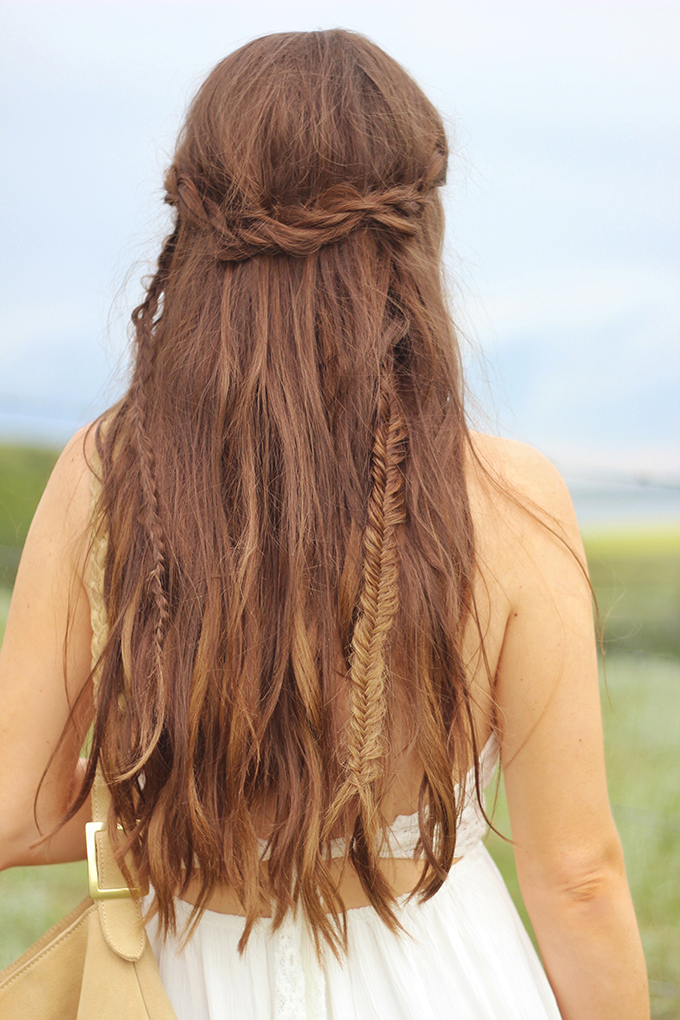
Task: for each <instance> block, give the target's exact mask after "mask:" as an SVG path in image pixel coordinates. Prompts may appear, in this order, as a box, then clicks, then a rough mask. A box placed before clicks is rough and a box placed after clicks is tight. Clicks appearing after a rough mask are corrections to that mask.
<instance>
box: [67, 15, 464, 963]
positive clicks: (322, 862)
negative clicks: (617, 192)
mask: <svg viewBox="0 0 680 1020" xmlns="http://www.w3.org/2000/svg"><path fill="white" fill-rule="evenodd" d="M447 153H448V150H447V140H446V135H445V131H444V128H443V126H442V122H441V119H440V117H439V115H438V113H437V112H436V110H435V109H434V107H433V106H432V105H431V103H430V102H429V101H428V100H427V99H426V98H425V96H424V95H423V93H422V92H421V91H420V89H419V88H418V86H417V85H416V84H415V83H414V81H413V80H412V79H411V78H410V77H409V75H408V74H407V73H406V72H405V71H404V70H403V69H402V68H401V67H400V66H399V65H398V64H397V63H396V62H395V61H394V60H392V59H391V58H390V57H388V56H387V55H386V54H385V53H383V52H382V51H381V50H380V49H379V48H378V47H377V46H375V45H374V44H372V43H371V42H369V41H368V40H366V39H365V38H363V37H362V36H359V35H355V34H353V33H350V32H346V31H341V30H334V31H324V32H310V33H291V34H282V35H273V36H267V37H265V38H261V39H257V40H255V41H253V42H250V43H248V44H247V45H245V46H243V47H242V48H241V49H239V50H238V51H236V52H235V53H233V54H231V55H230V56H229V57H227V58H226V59H225V60H223V61H222V62H221V63H220V64H218V65H217V67H216V68H215V69H214V70H213V71H212V73H211V74H210V75H209V77H208V78H207V80H206V81H205V83H204V84H203V85H202V86H201V88H200V90H199V91H198V93H197V95H196V97H195V99H194V101H193V103H192V105H191V107H190V109H189V113H188V116H187V119H186V122H185V125H184V128H183V130H182V132H181V135H180V138H179V142H178V146H177V149H176V153H175V156H174V159H173V161H172V165H171V167H170V169H169V170H168V172H167V176H166V179H165V187H166V196H165V200H166V201H167V202H168V203H169V204H170V206H171V207H172V215H173V229H172V232H171V233H170V235H169V236H168V237H167V238H166V240H165V242H164V244H163V248H162V251H161V253H160V257H159V259H158V266H157V270H156V272H155V274H154V275H153V277H152V278H151V279H150V281H149V282H148V286H147V289H146V296H145V298H144V301H143V302H142V303H141V304H140V305H139V307H138V308H136V309H135V311H134V313H133V315H132V322H133V325H134V343H135V348H134V366H133V372H132V378H131V383H130V386H129V389H128V391H127V393H126V395H125V396H124V398H123V399H122V400H121V401H120V402H119V404H117V405H116V406H115V407H114V408H112V409H111V410H110V411H109V412H108V413H107V415H106V416H105V418H104V419H103V420H102V421H100V422H99V423H98V426H97V432H96V446H97V450H98V454H99V459H100V462H101V482H102V489H101V497H100V502H99V510H100V513H101V519H102V522H103V526H104V527H105V528H106V531H107V533H108V537H109V541H108V553H107V560H106V568H105V585H104V589H105V590H104V595H105V601H106V606H107V611H108V619H109V636H108V641H107V644H106V648H105V650H104V652H103V655H102V659H101V662H100V669H101V679H100V682H99V687H98V697H97V706H96V718H95V725H94V735H93V743H92V752H91V756H90V762H89V769H88V776H87V781H86V783H85V786H84V788H83V791H82V792H81V798H80V802H81V803H82V799H83V798H84V796H86V794H87V791H88V789H89V786H90V785H91V783H92V780H93V777H94V770H95V767H96V764H97V762H98V761H99V762H101V765H102V768H103V771H104V775H105V777H106V779H107V781H108V783H109V784H110V787H111V793H112V799H113V807H114V809H115V813H116V816H117V818H118V820H119V821H120V822H121V823H122V824H123V827H124V829H125V832H126V840H125V843H124V846H123V848H122V850H120V852H121V853H122V852H123V851H125V852H131V854H132V859H133V861H134V868H135V870H136V872H137V874H138V877H139V880H140V882H141V883H145V882H147V881H150V882H151V883H152V885H153V888H154V890H155V900H154V907H153V910H154V911H157V912H158V914H159V918H160V922H161V925H162V930H163V931H168V930H174V927H175V915H174V906H173V897H174V896H175V895H177V894H178V892H179V893H180V894H181V893H182V891H183V890H186V888H187V886H188V883H189V881H190V880H191V879H192V878H196V877H198V878H199V880H200V889H201V891H200V895H199V897H198V900H197V903H196V907H195V909H194V913H193V920H194V923H196V922H197V920H198V918H199V917H200V915H201V913H202V911H203V909H205V906H206V904H207V902H208V900H209V897H210V895H211V893H212V892H213V890H214V889H215V888H216V887H217V886H219V885H221V884H228V885H230V886H232V887H233V889H234V890H235V891H236V893H237V895H238V897H239V900H240V902H241V903H242V905H243V909H244V913H245V915H246V923H245V929H244V933H243V937H242V939H241V943H240V945H241V948H243V947H244V946H245V944H246V942H247V940H248V937H249V934H250V932H251V930H252V926H253V923H254V921H255V918H256V917H257V916H258V914H259V913H260V911H261V907H262V903H263V902H266V903H268V904H271V909H272V915H273V923H274V925H275V926H277V925H279V924H280V923H281V921H282V919H283V917H284V915H285V913H286V911H287V910H289V909H291V908H293V909H301V910H302V912H303V915H304V917H305V919H306V920H307V922H308V924H309V926H310V929H311V930H312V932H313V934H314V936H315V938H316V940H317V946H320V945H321V944H322V943H323V942H324V941H325V942H326V943H328V944H329V945H330V946H331V947H332V948H333V950H334V951H335V952H337V953H339V952H341V951H342V950H343V949H346V914H345V907H344V903H343V901H342V897H341V896H340V893H339V888H338V880H337V878H336V877H335V875H334V873H333V871H332V870H331V868H330V866H329V864H330V859H331V849H330V842H331V840H332V839H334V838H336V837H338V836H341V837H344V839H345V845H346V858H345V860H346V861H349V862H350V863H351V865H352V866H353V867H354V868H355V869H356V872H357V874H358V876H359V879H360V881H361V884H362V886H363V888H364V890H365V892H366V895H367V897H368V898H369V900H370V902H371V903H372V905H373V906H374V907H375V909H376V910H377V911H378V913H379V915H380V917H381V918H382V919H383V920H384V921H385V923H386V924H387V925H388V926H389V927H390V928H392V929H394V930H396V929H398V927H399V922H398V920H397V916H396V914H395V911H394V906H395V901H394V896H393V894H392V892H391V889H390V887H389V885H388V884H387V882H386V881H385V879H384V877H383V875H382V872H381V871H380V868H379V866H378V860H379V857H380V853H381V847H382V836H383V833H384V828H385V824H386V819H385V817H384V814H383V811H382V805H383V801H384V796H385V792H386V789H387V786H388V782H389V776H390V775H391V774H392V772H391V770H393V768H395V767H396V765H395V763H396V762H397V760H398V756H399V753H400V752H401V750H402V748H403V746H404V732H403V726H402V724H401V723H400V724H399V726H398V725H397V717H399V719H401V720H402V722H403V720H404V719H406V720H407V721H408V725H407V732H406V736H405V742H406V745H408V747H409V748H411V749H412V750H413V751H414V752H415V753H416V754H417V757H418V760H419V762H420V766H421V767H422V782H421V785H420V793H419V801H418V813H419V824H420V852H421V853H422V855H423V858H424V870H423V872H422V875H421V878H420V881H419V883H418V886H417V887H416V892H417V893H418V894H419V895H420V896H421V897H423V898H428V897H430V896H432V895H433V894H434V893H435V892H436V891H437V889H438V888H439V887H440V885H441V884H442V882H443V880H444V878H445V877H446V875H447V873H448V871H449V869H450V867H451V864H452V861H453V859H454V849H455V842H456V822H457V817H458V815H459V811H460V804H457V802H456V793H455V779H454V777H455V776H456V775H460V774H462V773H461V770H462V769H464V768H465V767H466V766H467V764H468V762H469V761H470V759H471V757H472V759H473V760H474V761H475V762H476V760H477V748H476V746H475V735H474V730H473V726H472V721H471V720H472V717H471V711H470V692H469V689H468V678H467V677H466V672H465V668H464V664H463V661H462V653H461V645H462V636H463V630H464V627H465V624H466V622H467V621H468V619H469V618H470V614H471V611H472V609H471V606H472V595H471V588H472V577H473V573H474V541H473V526H472V520H471V516H470V509H469V504H468V497H467V491H466V484H465V475H464V457H465V451H466V446H467V444H468V441H469V436H468V431H467V427H466V421H465V416H464V410H463V387H462V379H461V371H460V363H459V350H458V345H457V339H456V335H455V331H454V327H453V325H452V322H451V318H450V314H449V312H448V310H447V306H446V299H445V291H444V285H443V281H442V269H441V247H442V241H443V212H442V205H441V199H440V196H439V191H438V188H439V186H440V185H442V184H443V183H444V181H445V177H446V166H447ZM400 727H401V728H400ZM475 767H476V766H475ZM75 810H77V805H74V807H73V808H72V811H75ZM263 843H264V844H265V846H264V848H263ZM263 859H266V861H267V864H266V867H263V866H262V863H261V862H262V860H263Z"/></svg>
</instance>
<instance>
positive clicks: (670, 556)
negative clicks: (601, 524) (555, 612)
mask: <svg viewBox="0 0 680 1020" xmlns="http://www.w3.org/2000/svg"><path fill="white" fill-rule="evenodd" d="M585 547H586V554H587V556H588V566H589V568H590V577H591V581H592V584H593V587H594V589H595V593H596V595H597V601H598V607H599V610H600V615H601V619H602V622H603V625H604V635H605V642H606V647H607V651H609V652H621V651H626V652H640V651H645V652H651V653H653V654H656V655H669V656H672V657H674V658H680V526H679V527H675V528H673V527H668V526H666V527H658V528H647V529H645V528H637V529H635V530H632V531H611V532H609V533H606V532H605V533H601V532H600V533H594V534H592V535H586V539H585Z"/></svg>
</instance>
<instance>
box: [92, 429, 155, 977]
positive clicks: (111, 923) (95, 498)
mask: <svg viewBox="0 0 680 1020" xmlns="http://www.w3.org/2000/svg"><path fill="white" fill-rule="evenodd" d="M91 462H92V474H91V475H90V491H91V493H92V501H91V504H90V527H91V535H92V545H91V550H90V560H89V585H88V597H89V600H90V623H91V626H92V645H91V665H92V668H93V669H94V670H95V673H94V677H93V683H94V700H95V704H96V702H97V688H98V686H99V680H100V677H101V667H100V666H98V663H99V660H100V658H101V654H102V652H103V651H104V647H105V645H106V639H107V637H108V619H107V613H106V603H105V602H104V569H105V565H106V550H107V546H108V533H107V530H106V527H105V526H104V521H103V518H102V514H101V509H100V496H101V462H100V459H99V455H98V453H97V450H96V447H95V448H94V449H93V450H92V454H91ZM110 808H111V794H110V792H109V788H108V786H107V784H106V781H105V780H104V776H103V775H102V771H101V767H99V766H98V767H97V772H96V775H95V778H94V783H93V786H92V821H93V822H95V823H104V824H106V823H107V821H108V817H109V812H110ZM94 853H95V856H96V859H97V872H98V876H99V878H100V879H101V882H102V883H103V885H102V888H103V889H104V890H106V889H110V888H120V887H124V886H125V880H124V878H123V875H122V872H121V870H120V868H119V867H118V865H117V864H116V861H115V859H114V856H113V853H112V851H111V846H110V844H109V840H108V838H107V836H106V832H105V831H101V832H97V833H96V835H95V850H94ZM97 910H98V913H99V921H100V925H101V929H102V933H103V935H104V938H105V939H106V941H107V943H108V944H109V946H110V947H111V949H113V951H114V952H115V953H117V954H118V956H120V957H122V958H123V959H124V960H139V959H140V958H141V956H142V954H143V952H144V948H145V945H146V935H145V930H144V925H143V924H142V913H141V907H140V904H139V903H137V902H136V901H135V900H134V899H132V898H120V899H118V898H116V899H106V898H98V899H97Z"/></svg>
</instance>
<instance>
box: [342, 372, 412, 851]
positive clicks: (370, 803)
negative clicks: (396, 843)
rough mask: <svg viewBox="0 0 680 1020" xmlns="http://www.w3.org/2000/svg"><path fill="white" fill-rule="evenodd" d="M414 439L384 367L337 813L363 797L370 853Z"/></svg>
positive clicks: (363, 829)
mask: <svg viewBox="0 0 680 1020" xmlns="http://www.w3.org/2000/svg"><path fill="white" fill-rule="evenodd" d="M406 437H407V431H406V425H405V422H404V418H403V415H402V413H401V409H400V408H399V406H398V404H397V401H396V400H395V396H394V393H393V390H392V385H391V378H390V375H389V372H388V371H387V370H386V369H384V370H383V371H382V372H381V377H380V395H379V416H378V426H377V428H376V432H375V438H374V443H373V459H372V477H373V487H372V490H371V495H370V498H369V503H368V522H367V525H366V530H365V532H364V563H363V584H362V590H361V595H360V599H359V615H358V618H357V621H356V624H355V627H354V632H353V635H352V648H351V653H350V662H349V676H350V726H349V734H348V747H347V760H346V770H347V776H346V779H345V781H344V783H343V785H342V787H341V789H340V790H339V792H338V795H337V797H336V800H335V803H334V805H333V806H332V809H331V812H330V816H331V822H330V824H331V825H332V824H333V823H334V821H335V820H336V819H337V818H338V816H339V815H340V813H341V812H342V810H343V809H344V807H345V806H346V805H347V803H348V801H349V800H350V799H351V798H352V797H353V796H355V795H356V796H358V798H359V822H360V830H361V833H362V838H363V840H364V843H365V845H366V848H367V849H368V853H369V857H370V856H372V854H373V852H374V851H373V850H372V847H373V840H374V837H375V834H376V832H377V829H378V824H379V819H378V806H377V803H376V797H375V793H376V782H377V781H378V780H379V779H380V777H381V775H382V771H383V758H384V754H385V751H386V747H385V725H386V720H387V702H388V697H387V677H388V672H389V655H388V651H389V638H390V632H391V629H392V626H393V624H394V620H395V618H396V615H397V611H398V609H399V530H400V528H401V526H402V525H403V523H404V521H405V519H406V510H405V506H404V492H403V489H404V486H403V476H402V472H401V468H400V464H401V462H402V460H403V459H404V456H405V452H406Z"/></svg>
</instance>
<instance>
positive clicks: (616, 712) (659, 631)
mask: <svg viewBox="0 0 680 1020" xmlns="http://www.w3.org/2000/svg"><path fill="white" fill-rule="evenodd" d="M23 456H24V455H23V454H22V452H21V451H20V450H19V449H18V448H16V447H15V448H8V447H4V448H3V447H0V492H2V493H3V495H2V499H0V553H1V555H0V569H1V570H2V571H3V572H2V574H0V577H1V578H2V580H3V581H4V584H0V640H1V639H2V633H4V624H5V620H6V616H7V610H8V607H9V599H10V584H11V582H12V581H13V578H14V574H15V570H16V564H17V563H18V557H19V553H20V549H21V545H22V543H23V540H24V538H25V535H26V532H27V528H28V522H29V521H30V517H31V515H32V513H33V510H34V508H35V506H36V504H37V501H38V499H39V496H40V492H41V491H42V488H43V486H44V483H45V480H46V477H47V473H48V472H49V470H50V468H51V466H52V464H53V462H54V455H53V454H52V453H49V452H48V453H45V451H37V452H36V451H29V452H28V453H27V454H26V457H25V461H24V460H23ZM586 551H587V554H588V561H589V565H590V571H591V578H592V582H593V586H594V588H595V592H596V596H597V599H598V604H599V607H600V612H601V615H602V618H603V620H604V622H605V632H604V636H605V647H606V650H607V660H606V661H607V669H606V675H607V682H606V688H605V685H604V683H603V685H602V704H603V715H604V726H605V745H606V754H607V768H608V776H609V789H610V798H611V801H612V805H613V811H614V816H615V818H616V822H617V825H618V828H619V832H620V834H621V838H622V842H623V846H624V851H625V856H626V867H627V871H628V877H629V881H630V885H631V890H632V893H633V899H634V902H635V907H636V911H637V915H638V919H639V923H640V929H641V932H642V939H643V944H644V948H645V953H646V957H647V965H648V969H649V975H650V981H651V997H652V1016H653V1017H655V1018H659V1020H680V753H679V749H680V529H665V530H659V529H656V530H654V531H649V530H647V531H645V530H637V531H629V532H626V533H620V532H609V533H599V534H593V535H590V536H586ZM494 822H495V824H496V826H497V827H498V828H499V829H500V830H501V832H503V833H504V834H506V835H509V834H510V831H509V825H508V818H507V809H506V806H505V801H504V798H503V792H502V787H501V790H500V793H499V799H498V803H497V807H496V812H495V815H494ZM488 845H489V848H490V850H491V852H492V854H493V855H494V857H495V859H496V861H497V863H498V865H499V867H500V869H501V872H502V873H503V876H504V878H505V880H506V882H507V883H508V886H509V888H510V891H511V893H512V895H513V897H514V898H515V901H516V902H517V904H518V907H519V910H520V912H521V913H522V916H523V917H524V918H525V920H526V914H525V912H524V908H523V905H522V903H521V897H520V896H519V890H518V886H517V878H516V875H515V871H514V864H513V859H512V848H511V846H510V845H509V844H508V843H507V842H504V841H503V840H502V839H500V838H499V837H497V836H495V835H493V834H491V835H490V836H489V843H488ZM85 891H86V877H85V865H84V863H77V864H68V865H55V866H49V867H41V868H15V869H11V870H10V871H7V872H4V873H3V874H0V967H1V966H4V965H6V964H7V963H9V962H10V961H11V960H12V959H14V958H15V957H16V956H17V955H18V954H19V953H20V952H21V951H23V949H25V948H26V947H27V946H28V945H30V944H31V942H33V941H34V940H35V939H36V938H37V937H38V936H39V935H40V934H42V932H43V931H44V930H45V929H46V928H47V927H49V926H50V925H51V924H52V923H54V921H56V920H58V918H59V917H61V916H62V915H63V914H64V913H65V912H66V911H67V910H68V909H69V908H70V907H71V906H73V905H74V904H75V903H76V902H78V900H80V899H82V897H83V896H84V895H85Z"/></svg>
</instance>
